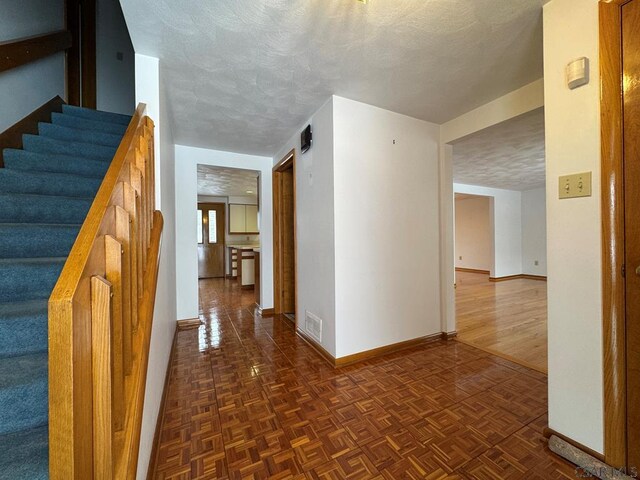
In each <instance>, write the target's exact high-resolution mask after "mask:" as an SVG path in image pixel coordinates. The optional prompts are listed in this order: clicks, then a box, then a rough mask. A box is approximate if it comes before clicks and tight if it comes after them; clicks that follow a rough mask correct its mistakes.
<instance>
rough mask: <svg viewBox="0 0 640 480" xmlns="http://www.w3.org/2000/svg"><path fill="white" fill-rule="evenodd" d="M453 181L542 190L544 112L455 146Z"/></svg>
mask: <svg viewBox="0 0 640 480" xmlns="http://www.w3.org/2000/svg"><path fill="white" fill-rule="evenodd" d="M453 181H454V182H456V183H464V184H467V185H480V186H483V187H493V188H505V189H507V190H521V191H524V190H531V189H534V188H539V187H543V186H544V185H545V148H544V109H542V108H540V109H538V110H535V111H533V112H530V113H527V114H525V115H522V116H520V117H518V118H515V119H512V120H509V121H506V122H503V123H501V124H499V125H495V126H493V127H491V128H487V129H485V130H482V131H480V132H478V133H475V134H473V135H470V136H468V137H466V138H464V139H462V140H460V141H459V142H457V143H455V144H454V146H453Z"/></svg>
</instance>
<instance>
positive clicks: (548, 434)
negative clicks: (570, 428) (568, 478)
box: [542, 427, 605, 462]
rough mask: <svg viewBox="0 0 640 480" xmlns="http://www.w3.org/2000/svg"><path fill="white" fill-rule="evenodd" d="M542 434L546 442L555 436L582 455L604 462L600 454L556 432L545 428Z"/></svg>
mask: <svg viewBox="0 0 640 480" xmlns="http://www.w3.org/2000/svg"><path fill="white" fill-rule="evenodd" d="M542 434H543V435H544V437H545V438H546V439H547V440H548V439H549V438H551V436H552V435H555V436H556V437H558V438H559V439H561V440H564V441H565V442H567V443H568V444H569V445H573V446H574V447H576V448H577V449H578V450H582V451H583V452H584V453H586V454H587V455H591V456H592V457H593V458H596V459H598V460H600V461H601V462H604V461H605V459H604V455H602V454H601V453H598V452H596V451H595V450H591V449H590V448H589V447H585V446H584V445H582V444H581V443H579V442H576V441H575V440H572V439H570V438H569V437H567V436H565V435H563V434H561V433H558V432H556V431H555V430H553V429H551V428H549V427H546V428H545V429H544V430H543V431H542Z"/></svg>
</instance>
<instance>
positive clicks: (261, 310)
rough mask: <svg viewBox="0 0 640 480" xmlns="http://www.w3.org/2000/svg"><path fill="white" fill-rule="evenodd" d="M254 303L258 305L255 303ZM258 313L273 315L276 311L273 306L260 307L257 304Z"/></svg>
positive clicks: (266, 315)
mask: <svg viewBox="0 0 640 480" xmlns="http://www.w3.org/2000/svg"><path fill="white" fill-rule="evenodd" d="M256 305H258V304H257V303H256ZM258 313H259V314H260V315H261V316H263V317H273V316H274V315H275V314H276V311H275V310H274V309H273V308H262V307H261V306H260V305H258Z"/></svg>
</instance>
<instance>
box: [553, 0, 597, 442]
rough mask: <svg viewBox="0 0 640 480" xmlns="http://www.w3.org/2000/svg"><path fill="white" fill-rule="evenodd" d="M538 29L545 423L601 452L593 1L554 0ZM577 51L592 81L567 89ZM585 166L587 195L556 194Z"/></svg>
mask: <svg viewBox="0 0 640 480" xmlns="http://www.w3.org/2000/svg"><path fill="white" fill-rule="evenodd" d="M544 32H545V35H544V55H545V61H544V69H545V75H544V77H545V92H544V94H545V100H546V107H545V131H546V156H547V185H549V186H550V188H549V191H548V192H547V219H548V220H547V239H548V278H549V280H548V285H549V321H548V330H549V426H550V427H551V428H552V429H554V430H556V431H558V432H560V433H562V434H564V435H567V436H568V437H570V438H572V439H574V440H576V441H578V442H580V443H582V444H584V445H586V446H587V447H589V448H592V449H593V450H595V451H597V452H600V453H602V452H603V449H604V446H603V443H604V427H603V378H602V376H603V370H602V369H603V366H602V267H601V262H600V258H601V253H602V249H601V233H600V222H601V205H600V107H599V86H600V75H599V56H598V32H599V29H598V1H597V0H581V1H577V0H552V1H551V2H549V3H548V4H546V5H545V7H544ZM582 56H587V57H589V59H590V62H591V83H590V84H589V85H587V86H584V87H581V88H579V89H577V90H569V89H568V88H567V85H566V83H565V76H564V69H565V66H566V64H567V63H569V62H570V61H571V60H573V59H575V58H578V57H582ZM585 171H592V172H593V185H592V188H593V196H591V197H589V198H579V199H570V200H559V199H558V195H557V193H558V192H557V190H556V188H555V186H556V185H558V177H559V176H560V175H564V174H569V173H578V172H585ZM552 186H553V187H552Z"/></svg>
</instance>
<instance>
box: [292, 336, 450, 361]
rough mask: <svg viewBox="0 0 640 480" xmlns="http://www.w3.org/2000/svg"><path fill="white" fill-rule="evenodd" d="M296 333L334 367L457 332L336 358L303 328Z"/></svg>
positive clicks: (417, 345) (400, 349)
mask: <svg viewBox="0 0 640 480" xmlns="http://www.w3.org/2000/svg"><path fill="white" fill-rule="evenodd" d="M296 333H297V334H298V336H299V337H300V338H302V339H303V340H304V341H305V342H307V343H308V344H309V345H310V346H311V347H312V348H313V349H314V350H315V351H316V352H318V354H319V355H320V356H321V357H322V358H324V359H325V360H326V361H327V362H328V363H329V364H330V365H331V366H332V367H334V368H342V367H346V366H349V365H353V364H354V363H360V362H364V361H366V360H372V359H374V358H379V357H384V356H385V355H390V354H392V353H396V352H401V351H402V350H407V349H409V348H414V347H419V346H421V345H426V344H428V343H432V342H436V341H438V340H450V339H453V338H454V337H455V336H456V333H455V332H451V333H435V334H433V335H428V336H426V337H420V338H414V339H413V340H407V341H404V342H399V343H394V344H392V345H385V346H383V347H378V348H374V349H372V350H367V351H364V352H360V353H354V354H353V355H347V356H346V357H340V358H335V357H334V356H333V355H331V354H330V353H329V352H328V351H326V350H325V349H324V347H323V346H322V345H320V344H319V343H318V342H316V341H315V340H314V339H313V338H311V337H310V336H309V335H308V334H307V333H306V332H304V331H303V330H301V329H299V328H296Z"/></svg>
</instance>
